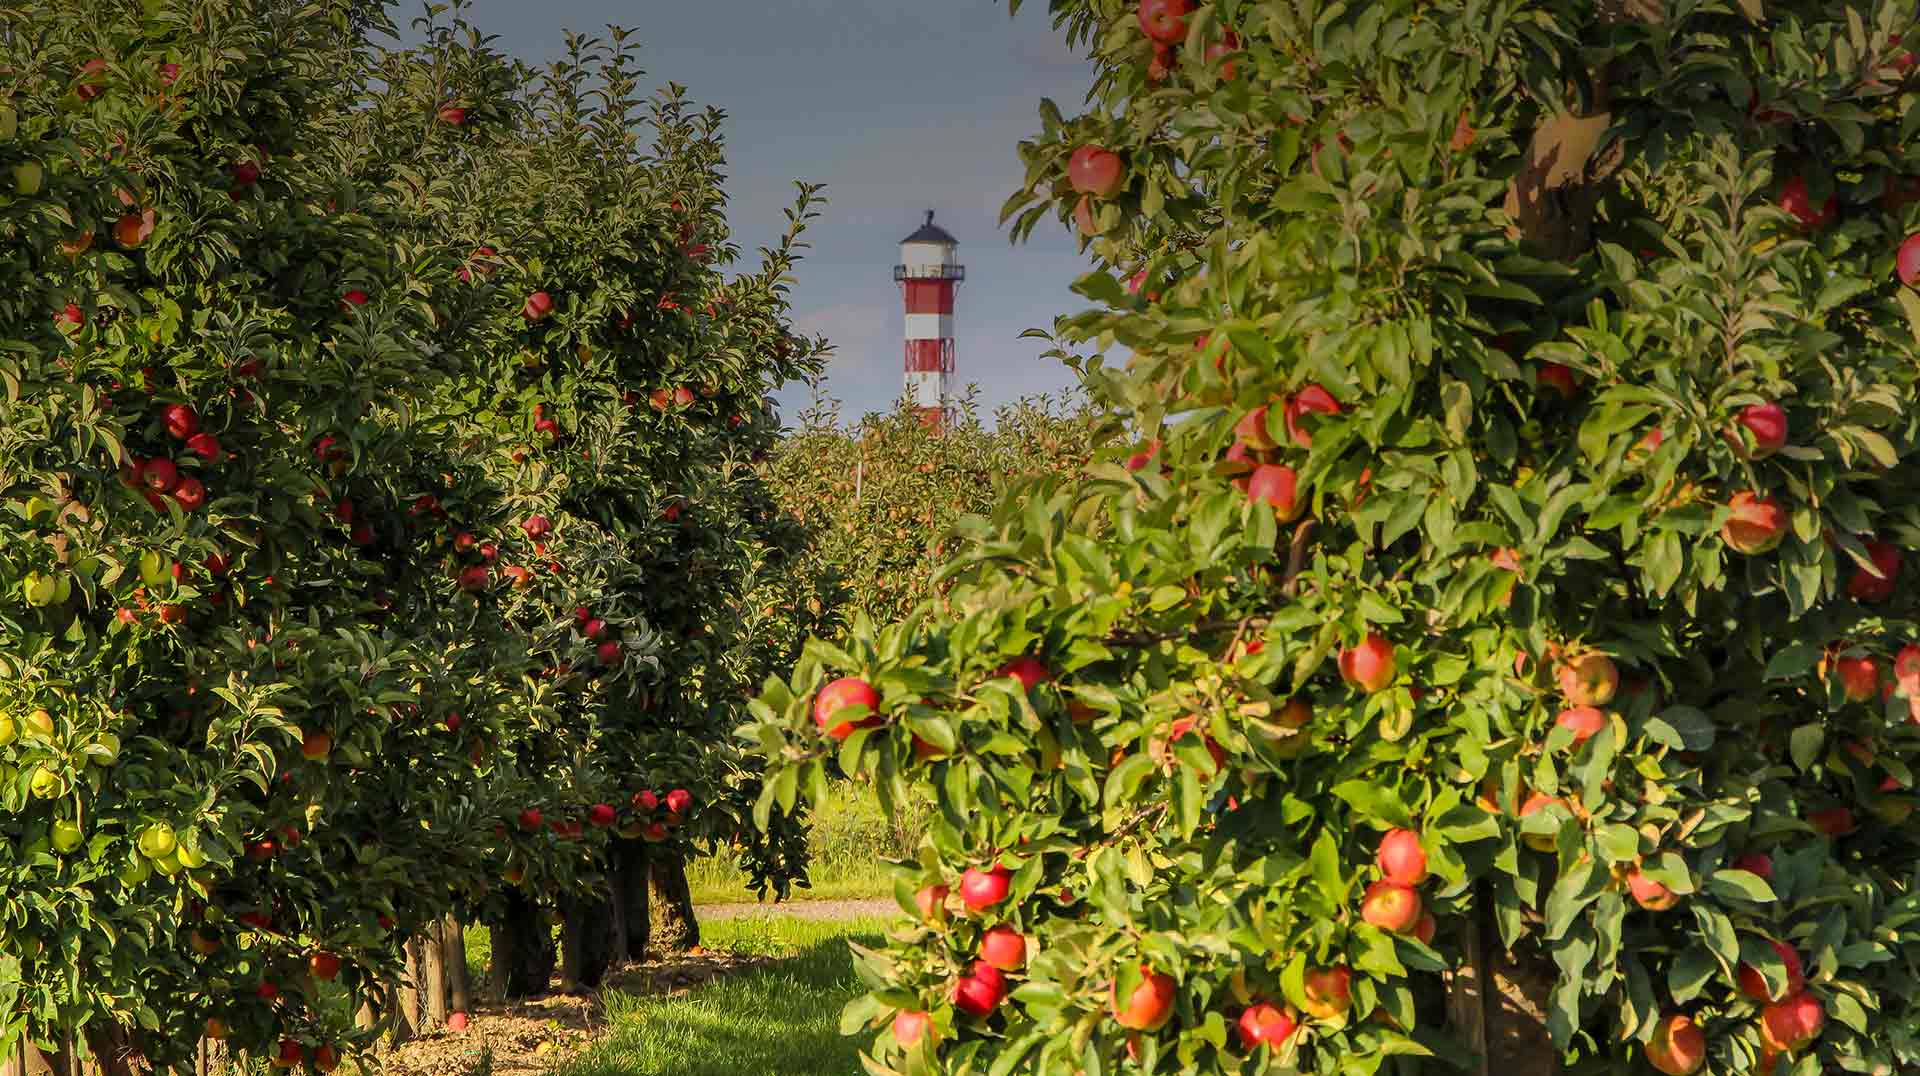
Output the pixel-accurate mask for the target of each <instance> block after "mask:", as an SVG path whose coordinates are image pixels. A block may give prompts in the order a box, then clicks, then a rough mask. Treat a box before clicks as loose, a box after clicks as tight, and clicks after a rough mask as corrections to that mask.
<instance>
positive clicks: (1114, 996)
mask: <svg viewBox="0 0 1920 1076" xmlns="http://www.w3.org/2000/svg"><path fill="white" fill-rule="evenodd" d="M1173 991H1174V986H1173V977H1172V976H1169V975H1162V974H1161V973H1159V972H1157V971H1154V970H1153V969H1152V968H1150V967H1148V966H1146V965H1144V964H1142V965H1141V966H1140V984H1139V985H1138V986H1136V987H1134V988H1133V992H1132V993H1130V994H1128V995H1127V999H1126V1001H1125V1002H1122V1001H1121V1000H1120V981H1119V980H1118V979H1115V980H1114V983H1113V986H1112V988H1111V990H1110V991H1109V994H1110V998H1109V1000H1111V1001H1112V1003H1113V1019H1114V1022H1115V1023H1117V1024H1119V1025H1120V1026H1121V1027H1124V1028H1127V1029H1128V1030H1131V1031H1158V1030H1160V1029H1161V1028H1163V1027H1165V1026H1167V1021H1168V1020H1170V1019H1172V1017H1173Z"/></svg>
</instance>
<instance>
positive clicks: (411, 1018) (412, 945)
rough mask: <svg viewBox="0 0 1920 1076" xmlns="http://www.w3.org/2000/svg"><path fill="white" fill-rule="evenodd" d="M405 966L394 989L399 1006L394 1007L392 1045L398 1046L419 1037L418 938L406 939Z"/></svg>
mask: <svg viewBox="0 0 1920 1076" xmlns="http://www.w3.org/2000/svg"><path fill="white" fill-rule="evenodd" d="M406 954H407V966H406V970H405V971H404V972H402V973H401V981H400V982H399V983H398V984H396V985H395V987H394V989H395V990H397V991H398V992H399V994H400V997H399V1004H398V1005H397V1006H395V1011H394V1021H393V1044H394V1045H395V1046H398V1045H400V1044H401V1043H403V1042H410V1041H412V1040H414V1039H417V1038H419V1037H420V1033H421V1031H423V1030H424V1028H422V1027H421V1026H420V963H421V961H420V936H419V935H418V934H416V935H414V936H413V937H411V938H408V939H407V946H406Z"/></svg>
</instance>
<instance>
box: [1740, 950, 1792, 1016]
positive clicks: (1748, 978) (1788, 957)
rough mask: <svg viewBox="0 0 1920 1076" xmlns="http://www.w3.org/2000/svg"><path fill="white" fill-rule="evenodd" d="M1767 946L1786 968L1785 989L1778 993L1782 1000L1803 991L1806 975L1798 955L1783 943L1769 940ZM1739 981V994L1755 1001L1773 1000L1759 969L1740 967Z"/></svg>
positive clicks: (1750, 966) (1747, 965)
mask: <svg viewBox="0 0 1920 1076" xmlns="http://www.w3.org/2000/svg"><path fill="white" fill-rule="evenodd" d="M1767 944H1768V945H1771V946H1773V951H1774V952H1775V953H1776V954H1778V955H1779V957H1780V962H1781V963H1782V964H1785V965H1786V966H1787V985H1786V989H1784V990H1782V991H1781V992H1780V996H1781V997H1783V998H1787V997H1792V996H1793V995H1795V994H1798V993H1799V992H1800V991H1801V990H1803V989H1805V988H1806V985H1807V974H1806V969H1805V968H1804V967H1803V966H1802V965H1801V963H1800V954H1799V953H1797V952H1795V951H1794V949H1793V946H1791V945H1787V944H1785V943H1783V942H1777V941H1771V940H1770V941H1768V942H1767ZM1739 979H1740V992H1741V993H1742V994H1745V995H1747V996H1748V997H1750V998H1752V999H1753V1000H1755V1001H1772V1000H1774V998H1773V995H1772V994H1771V993H1770V992H1769V991H1768V990H1767V980H1766V977H1765V976H1763V975H1761V974H1760V969H1759V968H1756V967H1754V966H1753V965H1751V964H1742V965H1740V974H1739Z"/></svg>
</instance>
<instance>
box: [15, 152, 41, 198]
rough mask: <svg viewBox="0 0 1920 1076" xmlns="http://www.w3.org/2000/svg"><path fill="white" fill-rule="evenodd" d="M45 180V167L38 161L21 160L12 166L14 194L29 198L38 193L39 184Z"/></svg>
mask: <svg viewBox="0 0 1920 1076" xmlns="http://www.w3.org/2000/svg"><path fill="white" fill-rule="evenodd" d="M46 181H47V172H46V169H44V168H41V167H40V162H39V161H22V162H20V163H19V164H16V165H14V166H13V191H14V193H15V194H19V195H24V196H26V197H29V198H31V197H32V196H34V195H36V194H39V193H40V185H41V184H43V183H45V182H46Z"/></svg>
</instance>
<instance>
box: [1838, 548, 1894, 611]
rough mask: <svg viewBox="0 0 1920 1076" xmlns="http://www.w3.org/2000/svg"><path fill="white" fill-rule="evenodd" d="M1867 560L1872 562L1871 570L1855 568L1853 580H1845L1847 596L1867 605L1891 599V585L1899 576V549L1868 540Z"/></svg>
mask: <svg viewBox="0 0 1920 1076" xmlns="http://www.w3.org/2000/svg"><path fill="white" fill-rule="evenodd" d="M1867 558H1868V559H1869V560H1871V561H1872V562H1873V570H1872V571H1869V570H1868V569H1866V568H1864V567H1857V568H1855V569H1854V570H1853V578H1851V579H1849V580H1847V596H1848V597H1851V598H1852V599H1853V600H1855V601H1858V602H1866V603H1869V604H1872V603H1876V602H1883V601H1886V600H1887V599H1888V598H1891V597H1893V583H1894V580H1896V579H1898V578H1899V576H1900V547H1899V546H1896V545H1894V544H1893V543H1892V542H1882V541H1880V540H1878V539H1868V541H1867Z"/></svg>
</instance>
